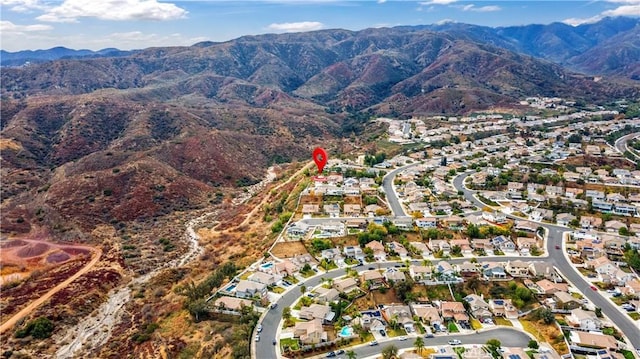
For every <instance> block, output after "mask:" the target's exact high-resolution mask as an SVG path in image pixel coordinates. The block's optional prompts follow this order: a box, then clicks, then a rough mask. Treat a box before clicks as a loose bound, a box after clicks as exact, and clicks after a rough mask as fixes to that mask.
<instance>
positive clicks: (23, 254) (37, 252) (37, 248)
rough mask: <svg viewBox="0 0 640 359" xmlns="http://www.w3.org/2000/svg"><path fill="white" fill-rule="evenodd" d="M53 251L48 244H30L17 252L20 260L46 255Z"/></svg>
mask: <svg viewBox="0 0 640 359" xmlns="http://www.w3.org/2000/svg"><path fill="white" fill-rule="evenodd" d="M49 249H51V246H49V245H48V244H46V243H28V244H27V245H26V246H22V247H21V248H20V249H18V250H17V251H16V256H18V257H20V258H31V257H38V256H41V255H43V254H45V253H46V252H47V251H49Z"/></svg>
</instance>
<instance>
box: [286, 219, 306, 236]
mask: <svg viewBox="0 0 640 359" xmlns="http://www.w3.org/2000/svg"><path fill="white" fill-rule="evenodd" d="M309 229H310V227H309V226H308V225H307V224H306V223H304V222H296V223H293V224H291V225H290V226H289V227H288V228H287V235H288V236H290V237H302V236H304V235H305V234H307V232H309Z"/></svg>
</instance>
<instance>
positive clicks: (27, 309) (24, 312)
mask: <svg viewBox="0 0 640 359" xmlns="http://www.w3.org/2000/svg"><path fill="white" fill-rule="evenodd" d="M101 256H102V250H101V249H100V248H95V251H94V253H93V258H92V259H91V261H90V262H89V263H87V265H86V266H84V267H83V268H82V269H80V270H79V271H78V272H76V273H75V274H74V275H72V276H71V277H69V278H67V279H66V280H65V281H64V282H62V283H60V284H58V285H57V286H55V287H53V288H52V289H51V290H50V291H48V292H47V293H45V294H44V295H43V296H41V297H40V298H38V299H36V300H34V301H33V302H31V303H29V305H27V306H26V307H24V308H23V309H22V310H21V311H19V312H18V313H16V314H15V315H14V316H12V317H11V318H9V319H8V320H7V321H5V322H4V323H2V325H0V333H4V332H5V331H6V330H8V329H11V328H12V327H13V326H14V325H16V323H17V322H18V321H19V320H20V319H22V318H24V317H26V316H27V315H28V314H29V313H31V312H32V311H33V310H35V309H36V308H38V307H39V306H40V305H42V303H44V302H46V301H47V300H49V298H51V297H52V296H53V295H54V294H56V293H58V292H59V291H61V290H63V289H64V288H66V287H67V286H68V285H69V284H71V282H73V281H74V280H76V279H78V278H80V276H82V275H84V274H85V273H87V272H88V271H89V270H90V269H91V268H92V267H93V266H94V265H95V264H96V263H98V260H100V257H101Z"/></svg>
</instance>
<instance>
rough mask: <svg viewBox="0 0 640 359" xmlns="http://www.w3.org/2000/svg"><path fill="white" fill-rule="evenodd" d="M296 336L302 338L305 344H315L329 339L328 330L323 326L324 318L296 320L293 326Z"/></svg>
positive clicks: (301, 340)
mask: <svg viewBox="0 0 640 359" xmlns="http://www.w3.org/2000/svg"><path fill="white" fill-rule="evenodd" d="M293 336H294V338H300V342H301V343H302V344H305V345H313V344H318V343H322V342H326V341H327V332H325V331H324V328H323V327H322V319H314V320H310V321H308V322H296V324H295V326H294V327H293Z"/></svg>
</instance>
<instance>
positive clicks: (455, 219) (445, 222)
mask: <svg viewBox="0 0 640 359" xmlns="http://www.w3.org/2000/svg"><path fill="white" fill-rule="evenodd" d="M440 222H441V223H442V226H443V227H445V228H449V229H451V230H460V229H462V228H463V226H464V219H463V218H462V217H460V216H449V217H445V218H442V219H441V220H440Z"/></svg>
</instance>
